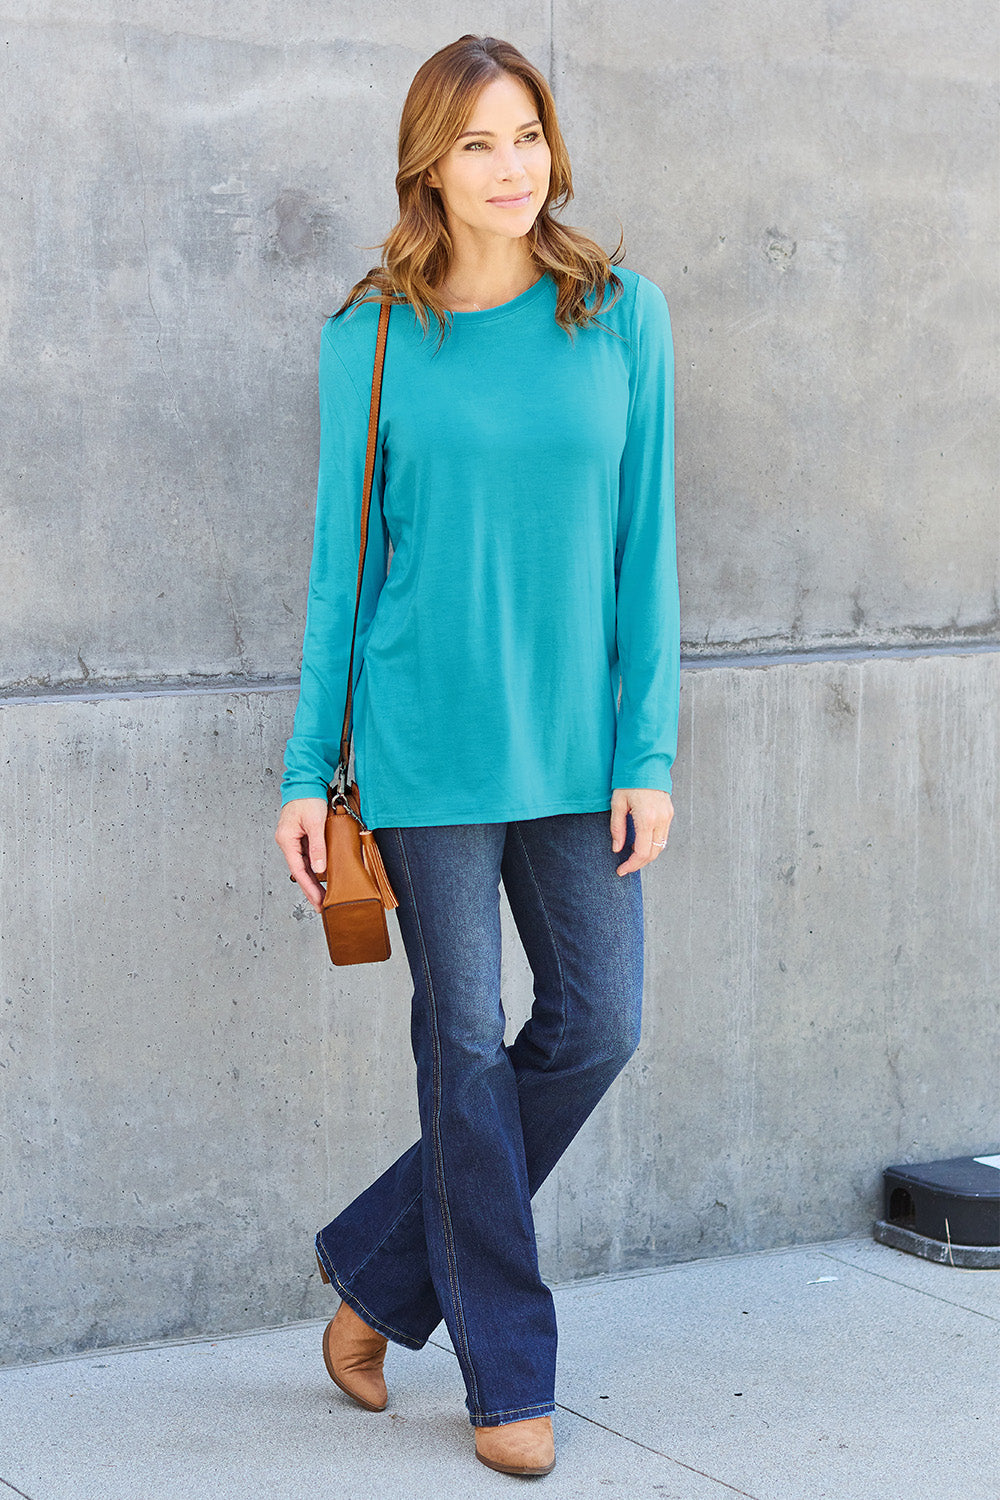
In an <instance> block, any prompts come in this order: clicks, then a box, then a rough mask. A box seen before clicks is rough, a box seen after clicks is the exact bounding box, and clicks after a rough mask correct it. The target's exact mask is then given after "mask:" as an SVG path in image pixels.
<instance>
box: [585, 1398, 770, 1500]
mask: <svg viewBox="0 0 1000 1500" xmlns="http://www.w3.org/2000/svg"><path fill="white" fill-rule="evenodd" d="M556 1408H557V1410H559V1411H565V1412H569V1414H570V1416H571V1417H579V1418H580V1420H581V1421H582V1422H589V1423H590V1425H591V1426H592V1427H599V1428H600V1429H601V1431H602V1432H610V1433H611V1435H612V1437H619V1438H621V1439H622V1440H623V1441H624V1442H626V1443H631V1444H632V1445H633V1447H635V1448H642V1449H643V1451H644V1452H646V1453H655V1454H656V1455H657V1457H658V1458H665V1459H666V1460H667V1462H668V1463H671V1464H676V1465H677V1466H678V1468H681V1469H687V1471H688V1473H689V1474H698V1475H700V1476H701V1478H702V1479H708V1480H710V1481H711V1482H712V1484H720V1485H721V1486H722V1488H723V1489H724V1490H728V1491H729V1492H730V1494H732V1495H743V1496H744V1497H745V1500H761V1497H760V1496H759V1495H751V1493H750V1491H749V1490H741V1489H737V1487H736V1485H735V1484H727V1483H726V1481H725V1480H724V1479H719V1478H718V1477H717V1476H716V1475H715V1474H709V1473H708V1472H707V1471H706V1470H705V1469H698V1468H695V1466H694V1464H686V1463H685V1462H684V1461H683V1459H680V1458H674V1456H673V1454H672V1453H664V1451H663V1449H662V1448H653V1447H651V1446H650V1444H649V1443H640V1441H639V1439H638V1438H634V1437H629V1435H628V1433H627V1432H619V1430H618V1428H617V1427H609V1426H608V1425H607V1423H606V1422H598V1420H597V1418H596V1417H588V1416H587V1414H586V1412H582V1411H576V1410H574V1408H573V1407H572V1406H564V1405H563V1403H562V1402H561V1401H557V1402H556Z"/></svg>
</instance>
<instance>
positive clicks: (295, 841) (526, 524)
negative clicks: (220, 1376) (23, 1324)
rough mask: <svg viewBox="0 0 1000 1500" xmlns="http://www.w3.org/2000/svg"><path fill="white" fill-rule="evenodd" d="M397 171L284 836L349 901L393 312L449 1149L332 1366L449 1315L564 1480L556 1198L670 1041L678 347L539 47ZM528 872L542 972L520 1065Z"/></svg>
mask: <svg viewBox="0 0 1000 1500" xmlns="http://www.w3.org/2000/svg"><path fill="white" fill-rule="evenodd" d="M396 183H397V190H398V194H399V204H400V218H399V222H398V224H397V225H396V227H395V228H394V229H393V231H392V233H391V234H390V235H389V237H388V239H387V240H386V241H385V243H384V245H383V258H382V259H383V263H382V266H381V267H380V268H377V269H376V270H375V271H372V272H370V273H369V275H368V276H366V277H365V278H364V279H363V280H362V281H361V282H359V283H358V285H357V286H355V287H354V289H353V290H352V292H351V293H350V295H349V297H348V299H347V301H346V303H345V304H344V307H343V308H341V310H340V312H338V313H337V314H336V315H335V316H334V317H333V318H332V319H330V320H329V321H328V322H327V324H326V325H325V327H324V330H323V336H322V344H321V355H320V415H321V452H320V472H319V490H318V504H317V517H316V534H315V547H314V554H313V562H312V570H311V574H310V586H309V602H308V612H307V620H306V631H305V641H304V647H303V664H302V686H301V694H300V699H299V704H298V708H297V710H296V715H295V724H294V730H293V734H292V736H291V739H290V740H289V744H288V751H287V755H286V760H285V776H284V780H283V783H282V798H283V804H284V805H283V809H282V813H281V820H280V823H279V827H278V832H277V840H278V843H279V844H280V846H281V848H282V850H283V852H284V854H285V856H286V858H287V860H288V865H289V868H290V870H291V872H292V874H293V876H294V877H295V879H296V880H297V881H298V882H299V884H300V886H301V887H302V890H303V891H304V893H305V895H306V896H307V897H308V898H309V900H310V901H311V902H312V903H313V905H314V906H318V905H319V902H320V899H321V896H322V891H321V889H320V887H319V885H318V884H317V881H316V878H315V877H316V876H317V875H321V874H322V873H323V870H324V866H325V853H324V846H323V824H324V817H325V812H326V789H327V785H328V783H329V781H330V780H331V778H332V776H333V772H334V769H335V766H336V763H337V758H338V741H339V736H340V729H341V720H342V717H343V700H344V693H345V691H346V678H347V671H348V656H349V650H350V638H351V627H352V622H353V613H354V599H355V589H356V575H357V566H358V563H357V546H358V531H359V521H358V514H359V511H360V504H361V485H362V471H363V467H364V452H365V443H366V435H367V423H368V398H369V391H370V387H371V380H372V370H373V365H374V345H375V325H376V322H377V318H378V310H379V305H380V303H381V301H382V300H383V299H386V300H389V301H391V303H392V311H391V315H390V320H389V337H388V346H387V353H386V363H385V373H384V382H383V391H382V405H381V414H380V421H379V443H380V451H381V463H380V465H379V466H378V472H377V474H376V481H375V496H376V498H374V499H373V503H372V518H373V519H372V520H371V522H370V527H369V539H368V548H367V555H366V559H365V566H364V574H363V579H362V597H361V609H360V614H359V618H358V646H357V648H356V652H355V664H356V673H355V677H356V680H355V685H354V729H355V758H356V765H357V782H358V786H359V788H360V792H361V798H362V812H363V814H364V816H365V820H366V822H367V824H368V826H369V827H370V828H372V830H373V831H374V834H375V839H376V842H377V844H378V847H379V851H380V853H381V855H382V859H383V862H384V864H385V867H386V870H387V872H388V875H389V879H390V880H391V882H392V884H393V887H394V889H395V892H396V895H397V897H398V898H399V903H400V904H399V906H398V908H397V916H398V919H399V926H400V931H401V934H402V938H403V943H404V946H405V949H406V955H407V959H408V962H409V965H410V970H411V974H412V978H413V984H414V995H413V1002H412V1028H411V1034H412V1040H413V1051H414V1057H415V1059H416V1064H417V1086H418V1099H419V1110H420V1123H421V1138H420V1140H419V1141H418V1142H417V1143H416V1144H415V1145H414V1146H413V1147H412V1148H411V1149H410V1150H409V1151H407V1152H406V1153H405V1155H403V1156H402V1157H401V1158H400V1159H399V1160H398V1161H397V1162H395V1163H394V1164H393V1165H392V1166H390V1167H389V1168H388V1170H387V1171H386V1172H385V1173H384V1174H383V1175H382V1176H381V1177H380V1178H379V1179H378V1180H377V1181H376V1182H375V1183H373V1184H372V1186H371V1187H369V1188H368V1189H367V1190H366V1191H365V1192H364V1193H362V1194H361V1196H360V1197H359V1198H357V1199H356V1200H355V1202H353V1203H352V1204H350V1205H349V1207H347V1208H345V1209H344V1210H343V1212H342V1213H340V1214H339V1215H338V1216H337V1217H336V1218H335V1219H334V1220H333V1222H332V1223H330V1224H328V1225H327V1226H326V1228H325V1229H322V1230H321V1231H320V1232H319V1234H318V1235H317V1239H316V1249H317V1255H318V1258H319V1262H320V1268H321V1271H322V1274H323V1278H324V1280H328V1281H330V1282H332V1284H333V1286H334V1287H335V1289H336V1290H337V1292H338V1293H339V1295H340V1297H341V1299H342V1300H341V1304H340V1307H339V1309H338V1311H337V1315H336V1317H335V1318H334V1319H333V1321H332V1322H331V1324H330V1325H329V1327H328V1328H327V1330H326V1333H325V1335H324V1354H325V1358H326V1363H327V1368H328V1370H329V1373H330V1375H331V1376H332V1378H333V1379H334V1381H336V1383H337V1384H338V1385H339V1386H340V1387H341V1389H342V1390H344V1391H346V1392H347V1393H348V1394H349V1395H351V1396H352V1397H353V1398H354V1399H355V1400H356V1401H357V1402H358V1403H359V1404H360V1405H361V1406H363V1407H365V1408H367V1409H369V1410H375V1411H378V1410H381V1409H382V1408H383V1407H384V1406H385V1405H386V1400H387V1395H386V1388H385V1383H384V1380H383V1376H382V1359H383V1355H384V1353H385V1348H386V1341H387V1340H388V1339H392V1340H394V1341H395V1342H396V1343H399V1344H403V1345H404V1346H406V1347H408V1348H413V1349H418V1348H420V1347H421V1346H422V1345H423V1344H424V1343H425V1342H426V1340H427V1339H428V1337H429V1336H430V1334H431V1333H432V1332H433V1330H434V1328H435V1327H436V1325H437V1324H438V1322H439V1320H440V1319H441V1318H442V1317H443V1318H444V1320H445V1323H446V1324H447V1327H448V1331H449V1333H450V1335H451V1339H452V1342H453V1344H454V1348H455V1351H456V1353H457V1355H458V1360H459V1364H460V1366H461V1370H462V1375H463V1377H464V1380H465V1386H466V1392H467V1397H466V1405H467V1407H468V1411H469V1415H470V1419H471V1421H472V1424H473V1427H474V1429H475V1443H476V1456H477V1457H478V1458H479V1459H480V1460H481V1461H482V1462H483V1463H485V1464H487V1465H488V1466H489V1467H491V1468H494V1469H499V1470H501V1471H502V1472H505V1473H513V1474H544V1473H548V1472H549V1470H550V1469H551V1468H552V1467H553V1465H554V1463H555V1457H554V1446H553V1435H552V1412H553V1411H554V1409H555V1400H554V1397H555V1392H554V1374H555V1355H556V1323H555V1315H554V1308H553V1301H552V1296H551V1293H550V1292H549V1289H548V1287H547V1286H546V1285H545V1283H544V1282H543V1280H542V1278H541V1276H540V1275H539V1270H538V1261H537V1254H536V1244H535V1234H534V1226H533V1223H532V1215H531V1203H530V1200H531V1196H532V1194H533V1193H534V1192H535V1191H536V1189H537V1188H538V1186H539V1184H540V1183H541V1182H542V1181H543V1180H544V1179H545V1177H546V1176H547V1175H548V1173H549V1172H550V1171H551V1170H552V1168H553V1167H554V1166H555V1164H556V1162H557V1161H558V1159H559V1157H560V1156H561V1154H562V1152H563V1151H564V1150H565V1148H566V1146H567V1145H568V1144H569V1142H570V1141H571V1140H572V1138H573V1136H574V1135H575V1134H576V1132H577V1130H578V1129H579V1128H580V1126H581V1125H582V1124H583V1122H584V1120H585V1119H586V1118H587V1116H588V1115H589V1114H590V1112H591V1110H592V1109H593V1108H594V1106H595V1104H596V1103H597V1102H598V1100H599V1099H600V1098H601V1096H602V1095H603V1093H604V1092H605V1090H606V1089H607V1088H608V1086H609V1084H610V1083H611V1082H612V1080H613V1079H614V1078H615V1076H616V1075H617V1074H618V1073H619V1072H620V1071H621V1069H622V1068H623V1067H624V1065H625V1063H626V1062H627V1061H628V1059H629V1057H630V1056H631V1054H632V1052H633V1051H634V1049H635V1047H636V1045H637V1042H638V1037H639V1017H640V1003H641V992H642V976H643V950H642V937H643V928H642V890H641V883H640V876H639V871H640V870H641V869H642V868H643V867H644V866H646V865H648V864H649V863H650V862H651V861H652V860H654V859H656V858H657V857H658V855H659V853H660V851H661V850H662V849H663V847H664V845H665V844H666V841H667V832H668V829H669V827H670V821H671V817H672V815H673V813H672V807H671V801H670V795H669V793H670V789H671V776H670V769H671V764H672V762H673V758H674V754H675V749H676V740H677V707H678V639H679V627H678V598H677V571H676V559H675V546H674V524H673V358H672V345H671V335H670V324H669V318H668V313H667V307H666V303H665V301H664V298H663V295H662V293H661V292H660V291H659V290H658V289H657V288H656V287H655V286H653V284H652V283H651V282H649V281H647V280H645V278H643V277H642V276H639V275H637V274H636V273H635V272H632V271H625V270H624V269H622V270H621V271H620V272H619V273H616V272H615V271H614V270H613V268H612V263H611V262H610V261H609V260H608V258H607V256H606V255H605V254H604V252H603V251H601V250H600V249H599V248H598V246H596V245H595V244H594V243H593V242H592V241H591V240H589V239H587V238H586V237H585V236H583V235H581V234H580V233H579V232H577V231H575V230H572V229H569V228H567V227H565V226H561V225H559V224H558V223H557V222H556V220H555V219H554V218H553V217H552V211H553V209H555V208H558V207H560V206H562V204H564V203H565V202H566V201H567V200H568V199H569V198H570V197H571V195H572V184H571V178H570V168H569V160H568V157H567V154H566V148H565V146H564V144H563V141H562V137H561V135H560V133H559V126H558V123H557V121H556V115H555V108H554V104H553V100H552V95H551V92H550V90H549V87H548V84H547V83H546V81H545V79H544V78H543V76H542V75H541V74H540V73H539V72H538V70H537V69H536V68H534V67H533V66H532V65H531V64H530V63H529V62H528V61H527V59H526V58H524V57H523V56H522V55H521V53H520V52H518V51H517V50H516V49H515V48H514V47H512V46H510V45H509V44H508V43H505V42H500V41H496V40H494V39H493V38H489V37H476V36H465V37H462V38H461V39H460V40H459V41H457V42H455V43H453V44H452V45H451V46H449V47H445V48H444V49H443V50H442V51H440V52H438V53H436V54H435V56H433V57H432V58H430V59H429V61H428V62H426V63H425V64H424V65H423V67H422V68H421V69H420V70H419V72H418V73H417V75H416V77H415V78H414V80H413V84H412V86H411V88H410V91H409V94H408V96H407V99H406V103H405V105H404V108H403V114H402V120H401V124H400V134H399V173H398V176H397V179H396ZM376 516H377V517H378V519H375V518H376ZM351 538H353V547H352V546H351V545H350V539H351ZM390 542H391V544H392V549H393V550H392V558H391V566H389V565H388V549H389V543H390ZM609 812H610V823H609V818H608V814H609ZM501 881H502V882H503V885H504V889H505V891H506V894H507V898H508V901H509V904H510V908H511V911H512V913H513V917H514V920H515V922H516V924H517V928H518V933H519V936H520V938H521V940H522V942H523V944H524V948H525V951H526V954H527V957H528V959H529V961H530V964H531V968H532V971H533V976H534V1004H533V1009H532V1013H531V1017H530V1019H529V1020H528V1022H527V1024H526V1025H525V1026H524V1027H523V1029H522V1030H521V1032H520V1034H519V1035H518V1037H517V1039H516V1040H515V1041H514V1043H513V1045H511V1046H507V1047H505V1045H504V1014H503V1009H502V1005H501V999H500V993H499V976H500V911H499V896H498V891H499V884H500V882H501Z"/></svg>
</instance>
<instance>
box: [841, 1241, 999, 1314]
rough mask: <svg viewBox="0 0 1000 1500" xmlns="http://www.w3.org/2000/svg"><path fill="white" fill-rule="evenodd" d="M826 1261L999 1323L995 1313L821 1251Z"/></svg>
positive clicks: (978, 1273) (969, 1272) (966, 1270)
mask: <svg viewBox="0 0 1000 1500" xmlns="http://www.w3.org/2000/svg"><path fill="white" fill-rule="evenodd" d="M820 1254H821V1255H825V1256H826V1258H827V1260H833V1261H836V1263H837V1265H838V1266H850V1268H851V1270H852V1271H861V1272H863V1274H864V1275H865V1276H875V1277H877V1278H878V1280H879V1281H888V1282H889V1284H890V1286H900V1287H902V1288H903V1290H904V1291H907V1292H916V1294H917V1296H918V1297H929V1298H930V1299H931V1301H932V1302H943V1303H944V1304H945V1306H946V1307H958V1308H961V1310H962V1312H967V1313H973V1314H974V1315H975V1316H976V1317H977V1318H985V1319H986V1321H987V1322H988V1323H996V1322H1000V1319H998V1318H997V1316H996V1314H995V1313H989V1312H983V1310H982V1308H979V1307H969V1305H968V1303H966V1302H956V1301H955V1300H954V1298H952V1297H942V1296H941V1293H940V1292H928V1291H926V1290H925V1289H924V1288H923V1287H920V1286H911V1285H910V1283H909V1282H908V1281H898V1280H897V1279H896V1277H895V1276H887V1275H886V1274H885V1272H884V1271H873V1270H871V1268H870V1267H869V1266H861V1265H859V1264H858V1263H857V1261H853V1260H845V1259H843V1258H842V1257H841V1256H839V1255H833V1254H831V1252H830V1251H829V1250H821V1251H820ZM949 1269H950V1270H955V1271H962V1272H964V1274H965V1275H967V1276H982V1275H989V1272H988V1271H987V1272H983V1271H973V1270H972V1269H970V1268H969V1267H967V1266H952V1267H949Z"/></svg>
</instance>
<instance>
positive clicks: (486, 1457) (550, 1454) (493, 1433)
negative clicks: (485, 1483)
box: [476, 1417, 556, 1475]
mask: <svg viewBox="0 0 1000 1500" xmlns="http://www.w3.org/2000/svg"><path fill="white" fill-rule="evenodd" d="M476 1457H477V1458H478V1459H479V1462H480V1463H481V1464H485V1465H486V1467H487V1468H488V1469H496V1470H498V1472H499V1473H501V1474H523V1475H532V1474H551V1472H552V1470H553V1469H554V1468H555V1466H556V1448H555V1441H554V1439H553V1436H552V1418H551V1417H531V1418H529V1420H528V1421H526V1422H505V1423H504V1425H503V1426H502V1427H477V1428H476Z"/></svg>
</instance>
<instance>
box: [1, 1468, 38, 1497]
mask: <svg viewBox="0 0 1000 1500" xmlns="http://www.w3.org/2000/svg"><path fill="white" fill-rule="evenodd" d="M0 1484H5V1485H6V1486H7V1488H8V1489H9V1490H13V1491H14V1494H15V1495H20V1497H21V1500H31V1496H30V1495H26V1494H25V1493H24V1491H23V1490H19V1489H18V1487H17V1485H16V1484H11V1482H10V1480H9V1479H4V1477H3V1475H2V1474H0Z"/></svg>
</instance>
